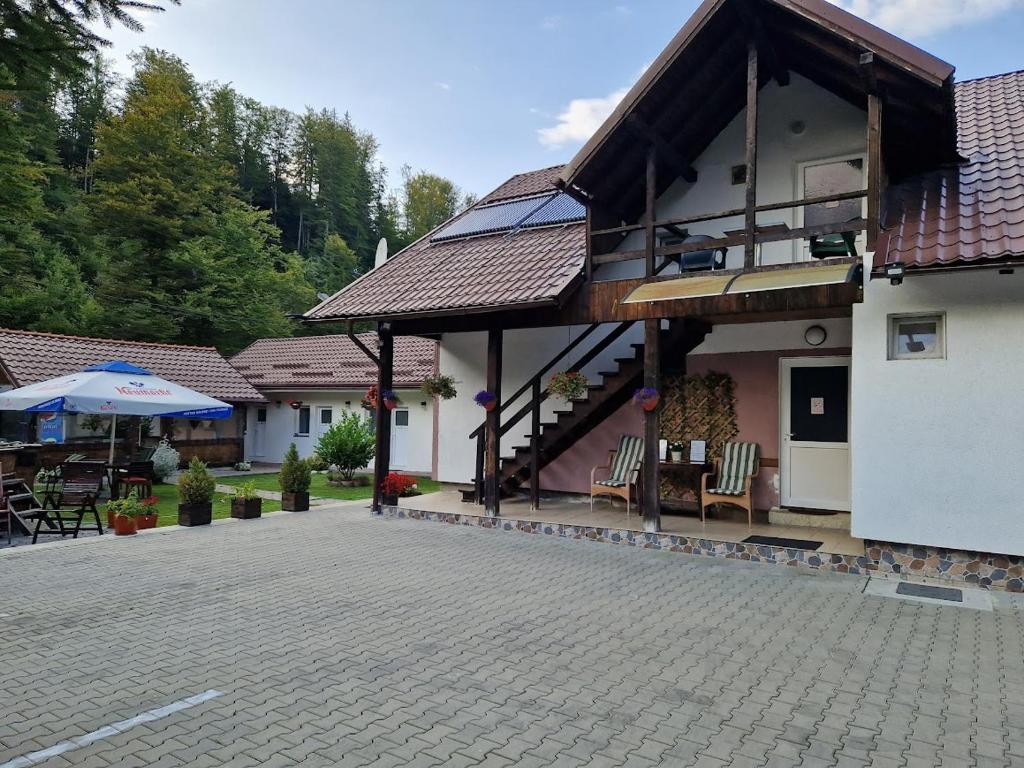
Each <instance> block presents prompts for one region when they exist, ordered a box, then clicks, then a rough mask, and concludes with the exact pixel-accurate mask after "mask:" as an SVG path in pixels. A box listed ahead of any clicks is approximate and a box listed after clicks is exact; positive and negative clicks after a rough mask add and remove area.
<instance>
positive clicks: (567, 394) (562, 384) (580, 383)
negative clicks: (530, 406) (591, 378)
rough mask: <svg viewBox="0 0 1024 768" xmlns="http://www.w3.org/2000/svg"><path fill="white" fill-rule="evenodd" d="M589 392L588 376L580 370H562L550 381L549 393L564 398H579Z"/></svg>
mask: <svg viewBox="0 0 1024 768" xmlns="http://www.w3.org/2000/svg"><path fill="white" fill-rule="evenodd" d="M586 392H587V377H586V376H584V375H583V374H582V373H580V372H579V371H561V372H559V373H556V374H555V375H554V376H552V377H551V381H549V382H548V394H550V395H557V396H558V397H561V398H562V399H564V400H579V399H581V398H582V397H583V395H585V394H586Z"/></svg>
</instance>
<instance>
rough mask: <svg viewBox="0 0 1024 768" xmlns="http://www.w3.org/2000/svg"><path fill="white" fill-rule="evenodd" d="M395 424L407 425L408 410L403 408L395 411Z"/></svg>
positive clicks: (399, 425) (397, 425) (398, 425)
mask: <svg viewBox="0 0 1024 768" xmlns="http://www.w3.org/2000/svg"><path fill="white" fill-rule="evenodd" d="M395 426H396V427H408V426H409V412H408V411H407V410H405V409H402V410H400V411H395Z"/></svg>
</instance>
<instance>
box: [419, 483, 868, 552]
mask: <svg viewBox="0 0 1024 768" xmlns="http://www.w3.org/2000/svg"><path fill="white" fill-rule="evenodd" d="M400 502H401V503H400V504H399V507H401V508H403V509H408V510H415V511H417V512H432V513H439V514H450V515H473V516H480V517H482V516H483V507H481V506H477V505H475V504H469V503H465V502H463V501H462V496H461V494H460V493H459V492H457V491H441V492H439V493H430V494H424V495H423V496H414V497H411V498H404V499H401V500H400ZM500 511H501V517H502V518H503V519H504V520H506V521H528V522H533V523H551V524H554V525H571V526H585V527H588V528H607V529H615V530H623V531H637V532H642V531H643V518H641V517H640V515H638V514H636V511H635V510H631V514H630V515H629V517H628V518H627V517H626V511H625V505H623V504H622V503H621V502H616V503H615V505H614V506H612V504H611V503H610V502H609V501H608V500H606V499H598V500H596V501H595V502H594V511H593V512H591V511H590V500H589V498H587V497H583V496H569V495H552V496H550V497H542V498H541V508H540V509H539V510H537V511H531V510H530V503H529V500H528V499H527V498H526V497H525V496H519V497H512V498H508V499H502V501H501V510H500ZM661 533H662V534H670V535H677V536H684V537H688V538H703V539H710V540H713V541H721V542H731V543H737V544H739V543H743V542H744V540H745V539H747V538H748V537H750V536H769V537H772V538H776V539H791V540H798V541H808V542H819V546H818V547H817V548H815V549H814V551H817V552H821V553H830V554H837V555H863V554H864V541H863V540H862V539H858V538H855V537H853V536H851V535H850V533H849V531H848V530H843V529H835V528H822V527H811V526H790V525H774V524H769V523H759V522H755V523H754V524H753V525H751V526H748V525H747V523H746V521H745V520H744V521H743V522H739V521H734V520H731V519H728V518H727V517H725V516H724V515H723V516H722V517H719V518H711V517H709V518H708V519H707V521H706V522H704V523H702V522H701V520H700V517H699V516H697V514H696V513H689V514H686V513H672V512H665V511H663V512H662V515H661ZM801 549H812V548H811V547H809V546H808V547H801Z"/></svg>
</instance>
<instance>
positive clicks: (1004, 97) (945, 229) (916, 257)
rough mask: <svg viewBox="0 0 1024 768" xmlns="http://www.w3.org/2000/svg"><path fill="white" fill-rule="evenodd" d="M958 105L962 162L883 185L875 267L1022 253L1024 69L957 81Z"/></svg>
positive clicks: (928, 264) (917, 265) (931, 264)
mask: <svg viewBox="0 0 1024 768" xmlns="http://www.w3.org/2000/svg"><path fill="white" fill-rule="evenodd" d="M956 105H957V124H958V134H959V149H960V153H961V155H963V157H964V158H966V159H967V162H966V163H964V164H963V165H960V166H959V167H957V168H948V169H943V170H940V171H935V172H933V173H928V174H924V175H922V176H918V177H915V178H913V179H910V180H909V181H907V182H905V183H903V184H899V185H895V186H893V187H892V188H891V189H890V190H889V192H888V195H887V200H886V216H885V231H884V232H883V233H882V237H881V238H880V239H879V242H878V246H877V249H876V251H875V267H876V268H880V267H881V266H883V265H884V264H886V263H888V262H894V261H902V262H903V263H904V264H906V265H908V267H911V268H922V267H933V268H934V267H941V266H946V265H951V264H956V263H961V262H976V261H979V260H992V259H1004V258H1007V257H1011V256H1020V255H1024V72H1010V73H1008V74H1005V75H997V76H994V77H986V78H982V79H980V80H969V81H966V82H963V83H959V84H957V86H956Z"/></svg>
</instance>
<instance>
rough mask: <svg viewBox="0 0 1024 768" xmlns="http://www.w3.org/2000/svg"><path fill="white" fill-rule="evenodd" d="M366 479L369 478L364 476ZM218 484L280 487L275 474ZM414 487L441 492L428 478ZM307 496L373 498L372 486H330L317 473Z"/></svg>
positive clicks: (228, 478)
mask: <svg viewBox="0 0 1024 768" xmlns="http://www.w3.org/2000/svg"><path fill="white" fill-rule="evenodd" d="M366 477H371V476H369V475H366ZM217 482H218V483H223V484H224V485H234V486H239V485H242V484H243V483H252V484H253V485H255V486H256V488H257V489H258V490H262V491H280V490H281V486H280V485H278V484H277V473H276V472H274V473H272V474H244V475H224V476H221V477H218V478H217ZM416 486H417V487H418V488H419V490H420V493H434V492H435V491H439V490H441V484H440V483H438V482H435V481H434V480H431V479H430V478H429V477H416ZM309 495H310V496H319V497H321V498H324V499H345V500H355V499H369V498H371V497H372V496H373V485H372V483H371V484H370V485H361V486H356V487H355V488H344V487H342V486H340V485H330V484H329V483H328V482H327V475H326V474H322V473H319V472H314V473H313V480H312V482H311V483H310V485H309Z"/></svg>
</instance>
